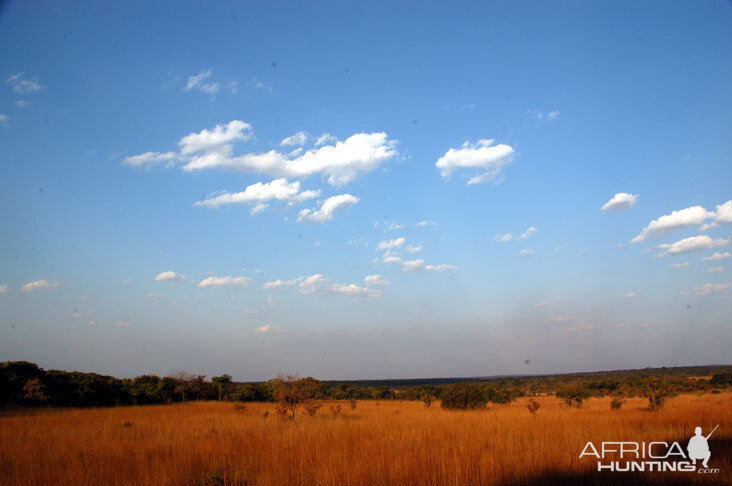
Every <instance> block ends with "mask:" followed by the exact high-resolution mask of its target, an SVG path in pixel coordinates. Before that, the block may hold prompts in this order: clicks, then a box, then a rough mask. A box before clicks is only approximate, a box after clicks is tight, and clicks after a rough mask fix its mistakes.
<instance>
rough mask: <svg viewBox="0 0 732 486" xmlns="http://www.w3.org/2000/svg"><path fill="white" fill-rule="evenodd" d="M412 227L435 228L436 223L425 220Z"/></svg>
mask: <svg viewBox="0 0 732 486" xmlns="http://www.w3.org/2000/svg"><path fill="white" fill-rule="evenodd" d="M414 226H416V227H418V228H425V227H427V226H437V223H435V222H434V221H428V220H426V219H425V220H423V221H420V222H419V223H417V224H415V225H414Z"/></svg>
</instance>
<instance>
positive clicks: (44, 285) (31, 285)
mask: <svg viewBox="0 0 732 486" xmlns="http://www.w3.org/2000/svg"><path fill="white" fill-rule="evenodd" d="M60 285H61V283H60V282H49V281H47V280H34V281H33V282H28V283H26V284H25V285H23V286H22V287H21V288H20V290H22V291H23V292H35V291H37V290H56V289H57V288H58V287H59V286H60Z"/></svg>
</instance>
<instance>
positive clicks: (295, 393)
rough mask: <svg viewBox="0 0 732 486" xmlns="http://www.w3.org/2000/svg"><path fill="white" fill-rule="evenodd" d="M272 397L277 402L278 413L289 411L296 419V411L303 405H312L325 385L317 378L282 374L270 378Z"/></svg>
mask: <svg viewBox="0 0 732 486" xmlns="http://www.w3.org/2000/svg"><path fill="white" fill-rule="evenodd" d="M270 384H271V385H272V389H273V393H272V397H273V398H274V400H275V401H276V402H277V408H276V411H277V413H279V414H281V415H284V414H285V413H289V414H290V417H291V418H292V420H295V412H296V411H297V409H298V408H300V407H301V406H303V405H308V406H310V405H311V404H312V402H313V401H315V399H316V398H320V396H321V393H322V391H323V385H322V383H320V382H319V381H318V380H316V379H315V378H310V377H308V378H302V379H298V378H297V376H296V375H287V376H284V375H280V376H278V377H277V378H275V379H273V380H270Z"/></svg>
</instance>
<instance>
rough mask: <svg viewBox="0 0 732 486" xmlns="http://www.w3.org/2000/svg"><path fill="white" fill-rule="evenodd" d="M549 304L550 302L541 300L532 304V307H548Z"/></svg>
mask: <svg viewBox="0 0 732 486" xmlns="http://www.w3.org/2000/svg"><path fill="white" fill-rule="evenodd" d="M550 305H552V304H551V302H548V301H546V300H542V301H541V302H537V303H536V304H534V307H549V306H550Z"/></svg>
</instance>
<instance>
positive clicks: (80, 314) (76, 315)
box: [71, 312, 84, 319]
mask: <svg viewBox="0 0 732 486" xmlns="http://www.w3.org/2000/svg"><path fill="white" fill-rule="evenodd" d="M83 315H84V314H82V313H81V312H74V313H73V314H71V317H73V318H75V319H79V318H80V317H82V316H83Z"/></svg>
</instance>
